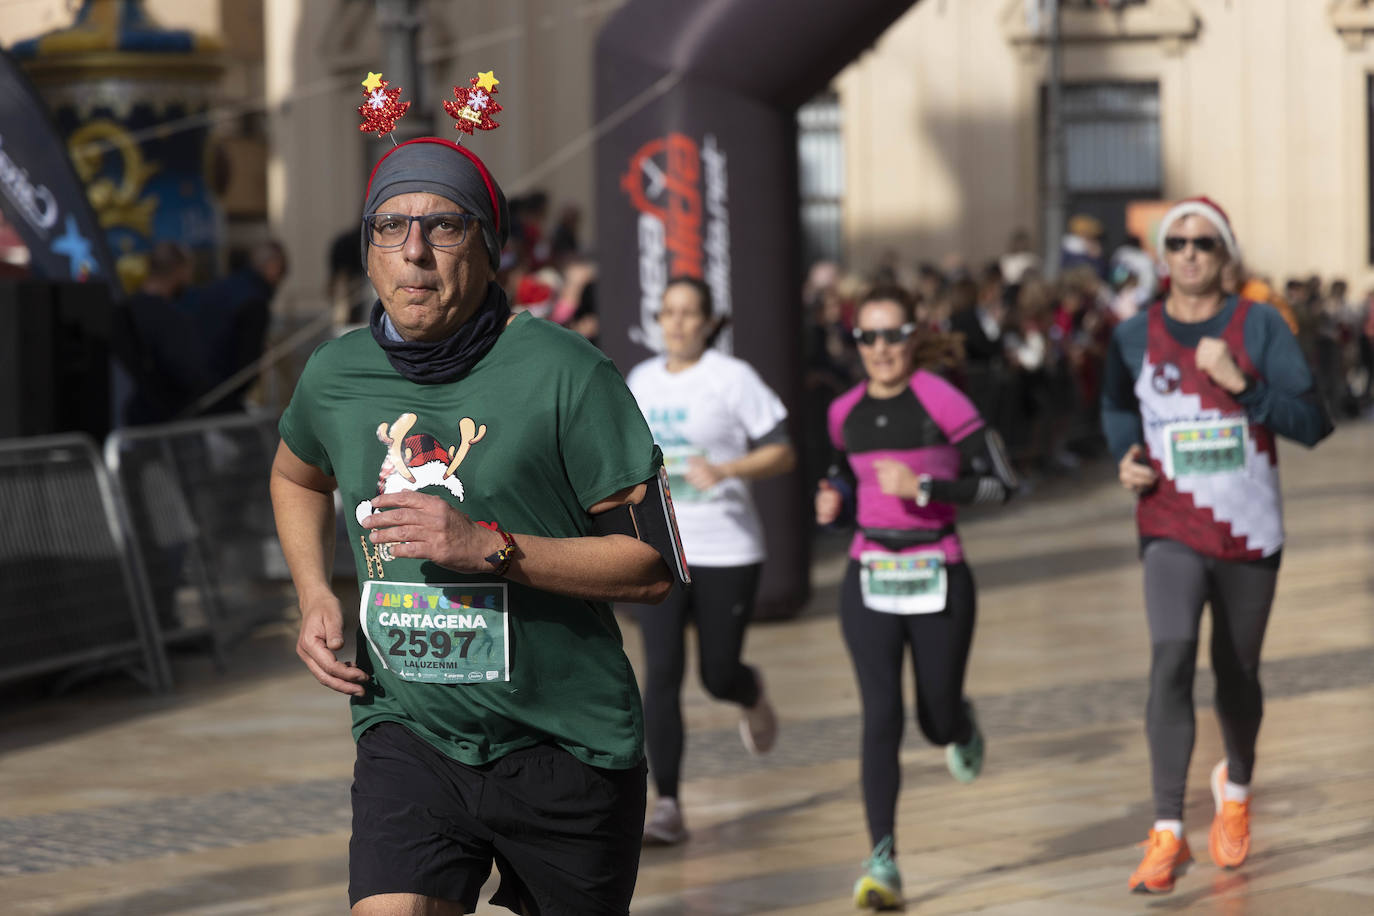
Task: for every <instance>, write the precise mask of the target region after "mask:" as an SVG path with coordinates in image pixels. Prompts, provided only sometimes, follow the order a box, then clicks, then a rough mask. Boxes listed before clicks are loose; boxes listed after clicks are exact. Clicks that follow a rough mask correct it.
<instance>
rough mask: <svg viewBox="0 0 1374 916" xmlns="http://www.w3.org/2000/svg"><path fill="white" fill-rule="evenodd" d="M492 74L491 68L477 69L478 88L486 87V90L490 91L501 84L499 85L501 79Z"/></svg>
mask: <svg viewBox="0 0 1374 916" xmlns="http://www.w3.org/2000/svg"><path fill="white" fill-rule="evenodd" d="M491 74H492V71H490V70H478V71H477V88H478V89H485V90H487V91H488V92H490V91H491V90H493V89H495V88H496V87H497V86H499V85H500V84H501V81H500V80H499V79H497V78H496V77H494V76H492V75H491Z"/></svg>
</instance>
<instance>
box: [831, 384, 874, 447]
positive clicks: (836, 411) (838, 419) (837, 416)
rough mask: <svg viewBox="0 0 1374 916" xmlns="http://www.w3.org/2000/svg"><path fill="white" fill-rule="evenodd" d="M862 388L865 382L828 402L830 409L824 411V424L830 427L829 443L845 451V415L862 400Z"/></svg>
mask: <svg viewBox="0 0 1374 916" xmlns="http://www.w3.org/2000/svg"><path fill="white" fill-rule="evenodd" d="M864 388H865V384H864V383H863V382H860V383H859V384H858V385H855V386H854V387H853V388H851V389H849V390H848V391H846V392H845V393H844V394H842V395H840V396H839V397H837V398H836V399H835V400H833V401H831V402H830V410H829V411H828V412H827V413H826V421H827V423H826V425H827V426H828V428H829V429H830V443H831V444H832V445H834V446H835V448H837V449H839V450H840V451H845V446H844V421H845V417H848V416H849V412H850V411H851V410H853V409H854V405H855V404H857V403H859V401H861V400H863V396H864Z"/></svg>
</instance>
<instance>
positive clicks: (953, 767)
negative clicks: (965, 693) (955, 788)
mask: <svg viewBox="0 0 1374 916" xmlns="http://www.w3.org/2000/svg"><path fill="white" fill-rule="evenodd" d="M964 712H965V713H967V714H968V720H969V722H970V723H972V725H973V737H971V738H969V739H968V743H967V744H949V745H946V746H945V765H946V766H948V767H949V774H950V775H951V776H953V777H954V778H955V779H957V780H959V781H960V782H973V781H974V780H975V779H977V778H978V774H979V773H981V772H983V748H984V744H983V730H982V729H980V728H979V727H978V717H977V716H975V715H974V714H973V704H972V703H970V702H969V701H968V700H964Z"/></svg>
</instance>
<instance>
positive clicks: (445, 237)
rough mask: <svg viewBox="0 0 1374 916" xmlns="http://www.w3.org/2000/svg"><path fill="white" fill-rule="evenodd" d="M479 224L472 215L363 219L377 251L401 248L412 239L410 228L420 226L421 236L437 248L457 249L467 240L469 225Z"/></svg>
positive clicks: (392, 215) (395, 215)
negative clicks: (413, 225) (414, 224)
mask: <svg viewBox="0 0 1374 916" xmlns="http://www.w3.org/2000/svg"><path fill="white" fill-rule="evenodd" d="M476 222H480V220H479V218H478V217H476V216H473V215H472V214H471V213H426V214H424V215H423V216H407V215H406V214H404V213H374V214H372V215H371V216H364V217H363V230H364V231H365V232H366V233H367V241H368V243H369V244H371V245H372V246H373V247H376V248H400V247H401V246H402V245H404V244H405V243H406V239H408V238H410V224H411V223H419V224H420V235H421V236H422V237H423V238H424V240H425V241H426V242H428V243H429V244H430V245H432V246H433V247H435V248H457V247H458V246H459V245H461V244H463V241H464V240H465V239H466V238H467V237H468V224H469V223H476Z"/></svg>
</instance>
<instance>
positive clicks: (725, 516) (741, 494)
mask: <svg viewBox="0 0 1374 916" xmlns="http://www.w3.org/2000/svg"><path fill="white" fill-rule="evenodd" d="M626 382H627V383H628V384H629V386H630V391H631V392H633V393H634V396H635V400H637V401H638V402H639V409H640V410H641V411H642V412H643V413H644V419H645V420H646V421H647V422H648V424H649V429H650V430H652V431H653V434H654V441H656V442H657V443H658V444H659V447H660V448H661V449H663V463H664V467H665V468H666V469H667V471H668V481H669V486H670V488H671V489H672V493H673V507H674V509H675V510H676V512H677V524H678V531H679V532H680V533H681V535H682V546H683V549H684V550H685V551H686V554H687V563H688V565H689V566H746V565H748V564H750V563H761V562H763V558H764V550H763V526H762V524H761V523H760V521H759V515H758V512H757V511H756V510H755V509H754V500H753V497H752V496H750V493H749V484H748V483H746V482H745V481H743V480H741V479H740V478H738V477H727V478H726V479H724V480H722V481H720V482H719V483H718V484H716V485H715V486H714V487H712V488H711V489H710V490H707V491H705V492H702V491H700V490H698V489H696V488H695V487H693V486H692V485H691V484H689V483H688V482H687V481H686V479H685V478H684V477H683V473H684V472H685V471H686V469H687V463H688V461H689V460H690V459H691V458H692V457H693V456H698V455H699V456H701V457H702V458H704V459H705V460H706V461H708V462H710V463H711V464H722V463H724V462H727V461H734V460H735V459H736V458H739V457H741V456H743V455H745V454H747V453H748V452H749V441H750V440H751V439H753V440H756V441H757V440H758V439H761V438H762V437H763V436H765V435H767V434H768V433H770V432H772V431H773V429H774V428H776V427H777V425H778V424H779V423H781V422H782V421H783V420H785V419H787V408H786V407H784V406H783V404H782V401H781V400H779V399H778V396H777V395H776V394H774V393H773V390H772V389H771V388H769V387H768V386H767V385H765V384H764V383H763V379H761V378H759V375H758V373H757V372H755V371H754V370H753V368H752V367H751V366H750V365H749V364H748V363H746V362H744V361H742V360H738V359H735V358H734V357H733V356H726V355H725V354H724V353H721V352H719V351H717V350H711V349H708V350H707V351H706V352H705V353H703V354H702V356H701V359H700V360H698V361H697V362H696V364H695V365H693V366H690V367H688V368H687V369H684V370H682V371H681V372H669V371H668V369H667V360H666V358H664V357H662V356H656V357H653V358H651V359H648V360H645V361H644V362H642V363H640V364H639V365H638V366H635V367H634V369H632V370H631V371H630V375H629V377H628V378H627V379H626Z"/></svg>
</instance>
